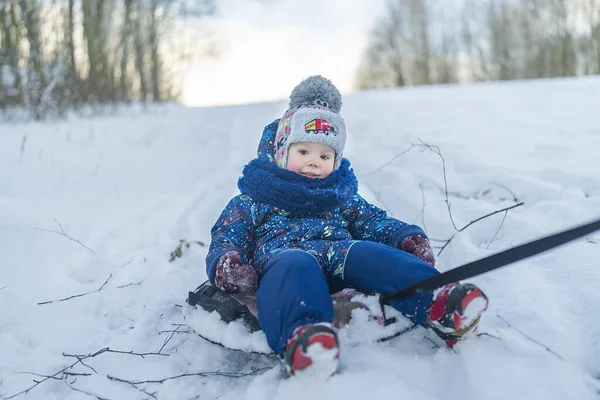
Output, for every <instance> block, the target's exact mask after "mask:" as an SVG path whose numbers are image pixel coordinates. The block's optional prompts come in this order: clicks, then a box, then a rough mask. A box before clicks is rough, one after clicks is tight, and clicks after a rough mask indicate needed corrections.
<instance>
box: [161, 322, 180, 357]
mask: <svg viewBox="0 0 600 400" xmlns="http://www.w3.org/2000/svg"><path fill="white" fill-rule="evenodd" d="M179 328H181V325H180V326H178V327H177V328H175V330H174V331H173V332H171V335H170V336H169V337H168V338H167V339H165V341H164V342H163V345H162V346H161V347H160V349H159V350H158V353H159V354H162V351H163V349H164V348H165V346H166V345H167V343H169V342H170V341H171V339H173V336H174V335H175V334H176V333H177V331H178V330H179Z"/></svg>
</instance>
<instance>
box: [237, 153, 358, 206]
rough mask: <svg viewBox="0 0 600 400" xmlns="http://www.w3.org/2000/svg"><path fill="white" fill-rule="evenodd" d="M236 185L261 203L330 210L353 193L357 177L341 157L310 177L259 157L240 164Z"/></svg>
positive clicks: (356, 188) (348, 163)
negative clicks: (332, 168) (317, 176)
mask: <svg viewBox="0 0 600 400" xmlns="http://www.w3.org/2000/svg"><path fill="white" fill-rule="evenodd" d="M238 187H239V188H240V191H241V192H242V193H243V194H247V195H248V196H251V197H252V198H254V199H255V200H257V201H259V202H261V203H268V204H271V205H273V206H275V207H278V208H281V209H283V210H285V211H289V212H291V213H294V214H298V213H299V214H304V213H319V212H324V211H331V210H333V209H335V208H337V207H339V206H341V205H343V204H344V203H345V202H346V201H348V200H350V199H351V198H352V197H353V196H354V195H355V194H356V193H357V191H358V181H357V180H356V176H355V175H354V172H353V171H352V169H351V168H350V161H348V160H347V159H345V158H344V159H342V164H341V165H340V168H338V169H337V170H336V171H334V172H333V173H332V174H331V175H329V176H328V177H327V178H325V179H311V178H307V177H305V176H302V175H300V174H297V173H295V172H292V171H288V170H285V169H283V168H279V167H278V166H277V165H275V163H273V162H272V161H270V160H269V159H267V158H263V157H259V158H255V159H254V160H252V161H250V162H249V163H248V164H247V165H246V166H245V167H244V169H243V171H242V177H241V178H240V179H239V180H238Z"/></svg>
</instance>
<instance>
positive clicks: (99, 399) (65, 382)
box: [63, 380, 110, 400]
mask: <svg viewBox="0 0 600 400" xmlns="http://www.w3.org/2000/svg"><path fill="white" fill-rule="evenodd" d="M63 383H64V384H65V385H67V386H68V387H69V388H70V389H71V390H73V391H75V392H79V393H83V394H87V395H88V396H91V397H94V398H96V399H98V400H110V399H108V398H106V397H100V396H98V395H95V394H93V393H90V392H86V391H84V390H81V389H77V388H76V387H73V385H72V384H70V383H69V382H67V381H65V380H63Z"/></svg>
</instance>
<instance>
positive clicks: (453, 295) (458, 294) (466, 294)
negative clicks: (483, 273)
mask: <svg viewBox="0 0 600 400" xmlns="http://www.w3.org/2000/svg"><path fill="white" fill-rule="evenodd" d="M487 307H488V298H487V296H486V295H485V294H484V293H483V292H482V291H481V289H479V288H478V287H477V286H475V285H473V284H471V283H458V282H455V283H451V284H449V285H446V286H444V287H443V288H442V289H441V290H440V291H439V292H437V293H436V294H435V295H434V297H433V301H432V303H431V306H430V308H429V314H428V321H427V325H428V326H429V327H430V328H431V329H433V331H434V332H435V333H436V334H437V335H438V336H439V337H441V338H442V339H443V340H444V341H446V344H447V345H448V346H449V347H452V346H454V345H455V344H456V343H457V342H458V341H459V340H460V339H461V338H462V337H463V336H464V335H465V334H466V333H467V332H470V331H472V330H473V329H475V327H476V326H477V324H478V323H479V319H480V318H481V314H483V312H484V311H485V310H486V309H487Z"/></svg>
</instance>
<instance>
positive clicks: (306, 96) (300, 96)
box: [290, 75, 342, 113]
mask: <svg viewBox="0 0 600 400" xmlns="http://www.w3.org/2000/svg"><path fill="white" fill-rule="evenodd" d="M316 100H320V101H321V102H325V103H326V105H327V107H329V109H330V110H331V111H333V112H335V113H339V112H340V110H341V109H342V95H341V93H340V91H339V90H338V88H336V87H335V85H334V84H333V83H331V81H330V80H329V79H327V78H323V77H322V76H321V75H313V76H309V77H308V78H306V79H305V80H303V81H302V82H300V83H299V84H298V86H296V87H295V88H294V90H292V94H291V95H290V108H296V107H299V106H302V105H306V104H312V103H314V102H315V101H316Z"/></svg>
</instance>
